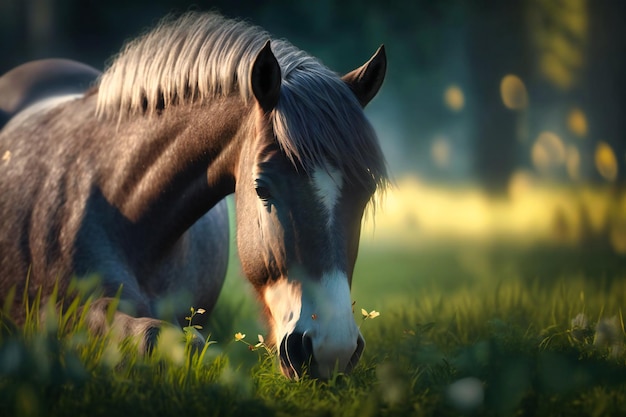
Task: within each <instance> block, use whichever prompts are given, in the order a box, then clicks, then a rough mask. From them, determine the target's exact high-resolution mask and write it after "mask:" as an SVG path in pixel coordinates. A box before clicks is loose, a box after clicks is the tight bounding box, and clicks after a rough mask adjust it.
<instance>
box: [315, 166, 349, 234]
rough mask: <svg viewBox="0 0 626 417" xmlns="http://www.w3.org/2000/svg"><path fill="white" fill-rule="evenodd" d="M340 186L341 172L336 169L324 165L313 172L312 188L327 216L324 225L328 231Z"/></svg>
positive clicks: (341, 183)
mask: <svg viewBox="0 0 626 417" xmlns="http://www.w3.org/2000/svg"><path fill="white" fill-rule="evenodd" d="M342 186H343V177H342V176H341V172H340V171H339V170H337V169H336V168H333V167H331V166H330V165H328V164H326V165H325V166H323V167H317V168H316V169H315V171H313V188H314V190H315V194H316V196H317V198H318V199H319V200H320V201H321V202H322V204H323V205H324V209H325V211H326V214H327V215H328V220H327V223H326V224H327V227H328V229H329V230H330V228H331V227H332V225H333V222H334V219H335V218H334V215H335V206H336V205H337V201H338V200H339V196H340V195H341V187H342Z"/></svg>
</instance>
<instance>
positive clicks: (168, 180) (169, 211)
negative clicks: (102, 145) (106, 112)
mask: <svg viewBox="0 0 626 417" xmlns="http://www.w3.org/2000/svg"><path fill="white" fill-rule="evenodd" d="M251 126H252V123H251V121H250V110H249V108H246V106H244V105H242V103H241V101H240V99H239V98H224V99H220V100H216V101H214V102H212V103H206V104H203V105H202V106H201V107H200V106H199V105H196V106H194V107H191V108H182V107H181V108H178V109H177V108H171V109H168V110H166V111H163V112H162V114H160V115H158V116H152V117H145V118H144V117H142V118H141V119H139V120H137V119H135V120H134V121H133V120H129V121H126V122H122V123H121V124H120V126H118V127H117V128H116V129H115V132H116V134H115V137H114V138H113V139H112V140H113V141H114V142H115V141H117V143H111V150H110V154H109V157H108V158H107V163H105V164H102V166H101V172H100V176H99V177H100V181H101V184H100V188H101V190H102V192H103V194H104V197H105V199H106V201H107V202H108V203H109V204H111V205H112V206H114V208H115V209H116V210H118V211H119V212H120V213H121V214H122V215H123V217H124V218H126V219H128V220H129V224H132V225H133V226H132V227H134V228H135V230H134V231H133V236H135V237H136V238H137V239H139V240H141V244H142V245H144V247H146V250H147V251H151V252H152V253H151V254H145V255H146V256H151V255H154V256H158V255H159V252H162V251H164V250H166V249H167V248H168V247H169V246H171V245H173V244H174V243H175V242H176V240H177V239H178V237H180V236H181V235H182V233H184V232H185V231H186V230H187V229H188V228H189V227H190V226H191V225H192V224H193V223H194V222H195V221H196V220H198V219H199V218H200V217H201V216H202V215H203V214H204V213H206V212H207V211H208V210H209V209H210V208H211V207H213V206H214V205H215V204H216V203H217V202H219V201H220V200H221V199H223V198H224V197H225V196H226V195H228V194H231V193H232V192H234V175H233V170H234V167H235V166H236V164H237V161H238V158H239V150H240V149H241V146H240V145H241V141H242V140H243V139H244V137H246V136H248V135H249V133H250V132H249V130H250V128H251ZM112 129H113V128H112ZM105 151H106V150H105Z"/></svg>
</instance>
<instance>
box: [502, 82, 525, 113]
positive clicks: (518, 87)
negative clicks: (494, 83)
mask: <svg viewBox="0 0 626 417" xmlns="http://www.w3.org/2000/svg"><path fill="white" fill-rule="evenodd" d="M500 96H501V97H502V102H503V103H504V105H505V106H506V108H508V109H511V110H522V109H525V108H526V107H527V106H528V92H527V91H526V86H525V85H524V82H523V81H522V80H521V79H520V78H519V77H518V76H517V75H513V74H509V75H506V76H505V77H504V78H502V81H501V82H500Z"/></svg>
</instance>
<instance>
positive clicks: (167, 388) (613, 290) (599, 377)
mask: <svg viewBox="0 0 626 417" xmlns="http://www.w3.org/2000/svg"><path fill="white" fill-rule="evenodd" d="M540 249H541V250H540ZM568 251H569V252H568ZM568 251H566V250H564V249H559V248H550V247H545V248H536V249H534V250H533V251H529V250H520V249H516V248H514V247H502V246H482V247H480V246H476V245H473V246H472V247H471V249H467V246H465V245H447V246H440V247H434V248H430V249H421V250H419V251H409V250H407V251H402V250H397V249H390V250H388V251H385V250H383V249H380V248H378V249H377V248H374V247H365V248H363V251H362V253H361V256H360V260H359V263H358V267H357V271H356V274H357V276H358V279H357V280H356V281H355V283H354V288H353V296H354V299H355V301H356V302H357V306H356V307H357V308H356V311H357V315H360V313H359V312H360V309H361V308H365V309H366V310H367V311H371V310H372V309H376V310H378V311H380V312H381V315H380V317H378V318H376V319H375V320H366V321H365V322H363V323H362V328H361V330H362V332H363V334H364V337H365V339H366V341H367V348H366V350H365V353H364V356H363V358H362V360H361V362H360V364H359V366H358V367H357V368H356V369H355V371H354V372H353V373H352V374H351V375H348V376H343V375H337V376H336V377H335V378H334V379H332V380H331V381H329V382H319V381H315V380H311V379H308V378H304V379H302V380H300V381H297V382H293V381H288V380H286V379H285V378H283V377H281V376H280V375H279V371H278V369H277V365H276V362H275V359H274V357H273V356H269V355H268V354H267V353H265V350H264V349H259V350H256V351H253V352H251V351H250V350H249V349H248V348H247V346H245V345H244V344H242V343H237V342H236V341H235V340H234V337H233V335H234V333H235V332H239V331H241V332H243V333H247V334H248V336H247V338H248V340H249V341H250V340H254V343H256V333H257V332H258V333H262V332H263V331H264V330H263V327H262V326H261V325H260V324H259V323H258V320H256V317H257V312H258V308H257V306H256V304H255V303H254V302H253V301H252V300H253V297H251V296H249V295H247V294H246V291H247V289H246V288H247V287H246V284H245V282H244V280H243V279H241V277H238V276H237V275H238V271H237V268H236V267H235V268H232V269H231V271H230V274H229V277H228V280H227V283H226V287H225V290H224V293H223V294H224V296H223V297H222V299H221V300H220V302H219V304H218V306H217V308H216V311H215V312H214V314H213V317H212V318H211V320H210V322H209V325H208V326H207V328H206V329H204V330H203V331H207V332H210V333H211V337H210V340H211V341H215V342H217V343H215V344H210V345H207V347H206V349H205V351H203V352H202V353H195V354H192V353H191V352H190V351H188V350H186V348H185V344H184V341H183V340H184V339H183V338H181V337H180V334H178V333H176V334H169V335H168V334H165V335H163V337H162V342H161V346H160V349H159V350H157V352H156V353H155V354H154V355H153V356H152V357H149V358H143V357H139V356H138V355H136V354H135V353H134V352H135V351H134V350H133V347H132V345H130V344H129V345H126V346H121V347H119V348H118V347H117V346H115V345H114V344H112V343H110V341H108V340H107V339H106V338H94V337H93V336H91V335H89V334H88V333H87V332H86V331H85V329H84V326H83V324H82V321H81V318H80V310H79V309H78V308H76V307H73V308H70V310H69V311H68V312H67V313H66V315H65V316H57V315H56V314H55V313H54V312H53V311H48V312H47V315H46V320H42V321H40V320H38V319H37V317H38V314H36V313H37V310H41V309H45V308H47V307H46V306H38V305H34V306H31V310H32V313H31V318H30V320H29V321H28V323H27V324H26V325H25V326H24V327H23V328H16V327H13V326H11V325H10V323H9V322H8V321H7V320H5V321H4V324H3V327H2V331H1V332H0V415H2V416H41V415H49V416H66V415H67V416H70V415H71V416H78V415H90V416H99V415H103V416H104V415H106V416H109V415H121V414H126V415H133V416H134V415H179V416H182V415H189V416H191V415H202V416H207V415H208V416H211V415H242V416H244V415H245V416H255V415H276V416H286V415H302V416H309V415H310V416H320V415H328V416H359V417H363V416H378V415H382V416H396V415H415V416H435V415H436V416H447V415H450V416H453V415H462V414H467V415H485V416H496V415H528V416H534V415H542V416H543V415H546V416H547V415H558V416H570V415H576V416H578V415H580V416H601V415H626V354H625V353H624V349H623V341H624V314H623V308H624V306H625V305H626V303H625V301H626V300H625V298H626V280H624V276H625V275H624V270H623V265H622V261H621V259H620V258H619V257H607V258H603V259H602V261H601V262H598V260H597V259H596V258H597V257H596V256H595V255H596V254H593V253H588V252H586V251H578V252H577V251H574V250H572V249H569V250H568ZM567 259H570V260H575V262H573V263H574V265H570V264H568V262H564V261H565V260H567ZM570 263H571V262H570ZM391 265H392V266H393V267H390V266H391ZM581 265H582V266H584V268H581ZM196 307H201V306H196ZM579 313H583V314H584V315H585V319H586V321H587V322H586V323H584V321H582V318H581V317H582V316H579V319H578V321H577V322H575V323H574V324H573V323H572V320H573V319H574V318H576V317H577V315H578V314H579ZM357 320H360V318H358V317H357Z"/></svg>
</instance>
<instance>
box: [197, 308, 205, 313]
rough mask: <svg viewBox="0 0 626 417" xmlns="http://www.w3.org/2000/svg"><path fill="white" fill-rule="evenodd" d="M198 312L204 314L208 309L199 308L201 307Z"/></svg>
mask: <svg viewBox="0 0 626 417" xmlns="http://www.w3.org/2000/svg"><path fill="white" fill-rule="evenodd" d="M196 313H198V314H204V313H206V310H205V309H203V308H199V309H198V311H196Z"/></svg>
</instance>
